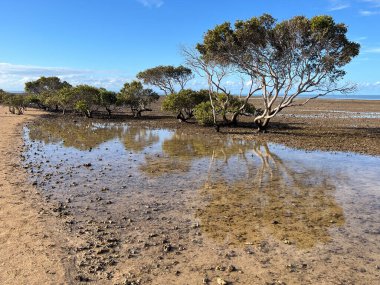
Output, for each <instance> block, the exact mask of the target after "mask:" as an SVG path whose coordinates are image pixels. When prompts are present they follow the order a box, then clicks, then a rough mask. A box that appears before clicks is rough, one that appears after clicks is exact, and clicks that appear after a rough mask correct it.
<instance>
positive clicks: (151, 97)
mask: <svg viewBox="0 0 380 285" xmlns="http://www.w3.org/2000/svg"><path fill="white" fill-rule="evenodd" d="M158 99H159V95H158V94H157V93H156V92H154V91H153V90H152V89H145V88H144V87H143V85H142V84H141V82H139V81H132V82H131V83H129V82H127V83H125V84H124V87H123V88H122V89H121V90H120V93H119V98H118V100H119V102H120V104H122V105H125V106H129V107H130V108H131V111H132V113H133V115H134V116H135V117H140V116H141V113H142V112H145V111H152V110H151V109H150V108H149V106H150V104H151V103H152V102H154V101H157V100H158Z"/></svg>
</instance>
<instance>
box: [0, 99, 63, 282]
mask: <svg viewBox="0 0 380 285" xmlns="http://www.w3.org/2000/svg"><path fill="white" fill-rule="evenodd" d="M40 114H41V112H37V111H28V112H27V115H24V116H16V115H10V114H7V109H6V108H4V107H2V106H0V132H1V133H0V158H1V159H0V244H1V247H0V284H2V285H5V284H67V282H66V281H65V280H66V276H67V274H68V270H67V267H65V266H64V264H65V262H66V258H67V257H66V256H65V255H64V252H63V250H61V246H62V244H60V241H59V240H58V238H57V237H58V236H59V232H58V231H59V226H58V227H57V225H56V224H55V223H56V222H55V220H54V219H55V218H54V217H49V216H47V215H42V214H41V211H42V209H43V208H44V205H43V201H42V199H41V197H40V196H39V195H38V194H37V192H36V189H34V187H33V186H32V185H30V183H29V182H28V178H27V174H26V172H25V171H24V169H23V168H22V165H21V163H20V152H21V151H22V145H23V141H22V135H21V132H22V128H21V126H22V124H24V123H26V122H27V121H29V120H32V119H34V118H36V117H38V116H39V115H40Z"/></svg>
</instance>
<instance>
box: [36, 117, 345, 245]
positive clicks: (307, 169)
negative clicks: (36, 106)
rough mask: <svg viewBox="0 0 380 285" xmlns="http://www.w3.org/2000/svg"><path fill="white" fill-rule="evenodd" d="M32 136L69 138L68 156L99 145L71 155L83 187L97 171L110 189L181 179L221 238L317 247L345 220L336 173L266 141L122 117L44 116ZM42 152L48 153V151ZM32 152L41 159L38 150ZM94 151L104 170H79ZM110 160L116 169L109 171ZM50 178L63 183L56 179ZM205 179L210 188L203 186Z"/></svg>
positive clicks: (173, 183)
mask: <svg viewBox="0 0 380 285" xmlns="http://www.w3.org/2000/svg"><path fill="white" fill-rule="evenodd" d="M29 137H30V139H31V140H33V141H41V142H44V143H45V144H58V145H59V144H62V148H64V149H65V155H66V153H67V155H68V156H70V152H69V150H68V149H66V148H69V147H72V148H75V149H77V150H79V151H82V150H88V149H93V151H92V153H93V156H88V157H86V155H87V154H85V153H82V154H80V155H79V154H78V152H77V151H73V152H72V155H71V157H70V159H69V160H68V161H70V163H72V164H73V166H72V167H71V168H70V167H68V168H67V169H70V171H73V170H72V169H75V175H76V176H75V177H76V179H77V180H76V185H82V184H85V183H89V181H92V179H93V178H94V177H97V178H99V180H101V181H103V182H104V183H106V182H105V181H107V184H105V185H100V184H101V183H102V182H100V181H99V180H97V181H96V182H94V183H96V184H97V185H99V186H98V187H101V186H104V187H106V188H107V189H108V188H110V189H113V188H117V189H120V188H123V189H126V187H129V188H131V189H132V188H133V187H132V185H138V187H139V188H144V187H147V188H149V189H152V190H153V191H154V189H156V188H157V189H162V188H163V185H164V187H165V189H167V190H169V191H170V190H172V191H175V190H177V189H178V188H179V187H180V186H179V185H181V187H182V188H183V189H187V191H193V194H192V195H193V196H194V197H193V201H195V203H196V205H197V208H198V209H197V211H196V213H195V216H196V218H197V219H199V220H200V225H201V228H202V231H203V233H204V234H205V236H206V237H208V238H211V239H213V240H216V241H218V242H226V241H227V242H229V243H233V244H245V243H256V242H257V243H259V242H261V241H262V240H265V239H266V238H268V237H269V236H271V237H275V238H276V239H278V240H279V241H281V242H285V243H293V244H295V245H296V246H297V247H299V248H310V247H313V246H315V245H316V244H318V243H326V242H328V241H329V240H330V239H331V237H330V229H332V228H334V227H337V226H342V225H343V224H344V223H345V220H344V215H343V210H342V208H341V207H340V206H339V205H338V203H337V202H336V200H335V198H334V193H335V190H336V188H335V187H336V186H335V183H334V182H335V181H333V179H335V180H336V179H337V177H336V176H334V178H333V177H331V175H329V174H328V172H326V173H323V172H321V171H319V170H317V169H316V168H314V167H313V165H310V164H309V163H308V162H307V160H304V161H303V162H301V163H299V164H297V165H296V167H294V165H291V164H289V163H285V162H284V161H283V159H281V158H280V156H278V155H276V153H274V152H271V150H270V147H269V146H268V145H267V144H260V143H257V142H252V141H244V140H233V139H229V138H225V137H217V136H216V137H204V136H196V135H190V134H184V133H181V132H179V131H175V132H173V131H168V130H166V131H165V130H152V129H149V128H145V127H139V126H128V125H126V124H118V123H102V124H100V123H94V122H88V121H81V122H74V121H59V123H57V121H56V120H43V121H41V122H40V123H39V124H37V125H35V126H32V127H31V128H30V133H29ZM115 140H116V141H115ZM107 141H115V142H116V143H118V144H121V145H122V146H123V147H124V150H125V153H129V154H128V155H129V156H128V161H134V162H133V164H130V163H126V158H123V155H126V154H122V153H117V154H116V149H120V148H118V146H116V145H107V148H106V149H107V152H105V150H104V149H101V148H98V149H96V148H97V147H99V146H100V145H101V144H103V143H106V142H107ZM31 149H32V148H31ZM55 151H57V150H55ZM43 152H44V154H45V155H49V154H48V149H46V150H44V151H43ZM113 152H115V153H113ZM289 154H291V151H290V150H289ZM50 155H52V156H54V154H53V153H52V154H50ZM30 157H31V158H32V160H33V159H35V158H33V154H32V153H31V154H30ZM94 157H102V158H103V159H102V161H100V162H99V161H98V162H94V161H91V162H92V167H93V169H94V170H93V171H97V170H98V169H99V171H100V172H99V173H98V174H97V173H96V172H88V171H89V170H88V169H86V168H83V169H82V168H76V166H75V165H76V161H75V160H79V159H80V160H81V161H88V160H91V159H94ZM60 163H63V162H62V161H61V162H60ZM77 164H78V163H77ZM79 164H81V162H80V163H79ZM97 164H99V165H97ZM109 165H111V166H117V169H114V170H113V171H112V172H110V174H107V172H105V169H107V167H108V166H109ZM59 166H60V167H62V165H59ZM46 167H50V168H51V169H45V171H46V172H53V171H54V168H55V166H54V165H51V166H46ZM131 167H133V171H135V173H134V175H133V177H134V178H133V179H134V180H131V179H132V178H131V179H130V180H129V181H128V182H126V181H125V180H124V181H121V180H120V179H118V178H117V177H118V176H120V177H124V176H125V173H127V172H128V171H131V170H130V168H131ZM52 169H53V170H52ZM81 172H83V173H84V174H83V173H81ZM73 173H74V172H73ZM135 174H140V175H135ZM61 175H62V174H61ZM86 175H87V176H86ZM107 175H108V176H107ZM131 176H132V175H131ZM147 176H148V177H149V178H150V180H149V182H147V180H146V179H145V177H147ZM81 179H82V180H83V181H81ZM338 179H343V178H339V177H338ZM44 183H47V182H46V181H45V180H44ZM51 183H52V185H56V181H54V180H52V181H51ZM118 183H123V185H118ZM200 184H203V185H204V186H203V187H201V189H198V188H199V185H200ZM55 187H56V186H54V189H55ZM135 187H136V186H135ZM136 188H137V187H136ZM147 191H148V190H147ZM107 195H112V192H111V193H110V194H107Z"/></svg>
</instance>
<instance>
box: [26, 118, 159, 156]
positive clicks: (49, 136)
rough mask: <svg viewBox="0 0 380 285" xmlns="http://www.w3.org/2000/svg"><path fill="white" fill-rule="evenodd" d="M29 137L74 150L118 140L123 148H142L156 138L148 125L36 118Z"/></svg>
mask: <svg viewBox="0 0 380 285" xmlns="http://www.w3.org/2000/svg"><path fill="white" fill-rule="evenodd" d="M29 137H30V139H31V140H38V141H42V142H44V143H45V144H54V143H60V142H62V144H63V146H65V147H73V148H76V149H78V150H90V149H94V148H96V147H98V146H99V145H101V144H102V143H105V142H108V141H111V140H114V139H119V140H120V141H121V142H122V143H123V144H124V147H125V148H126V150H129V151H133V152H140V151H143V150H144V149H145V148H147V147H149V146H151V145H153V144H155V143H157V142H158V141H159V136H158V134H156V133H155V132H154V131H152V130H150V129H148V128H141V127H129V126H127V125H125V124H118V123H104V122H102V123H97V122H94V121H75V120H74V121H71V120H63V119H58V120H57V119H53V120H41V121H39V122H38V123H37V124H36V125H33V126H31V128H30V132H29Z"/></svg>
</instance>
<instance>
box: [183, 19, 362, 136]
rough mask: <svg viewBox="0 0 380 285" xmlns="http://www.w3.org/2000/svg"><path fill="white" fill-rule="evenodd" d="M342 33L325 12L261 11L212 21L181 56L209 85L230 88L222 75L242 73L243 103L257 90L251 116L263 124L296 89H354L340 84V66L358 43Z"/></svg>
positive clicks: (318, 92)
mask: <svg viewBox="0 0 380 285" xmlns="http://www.w3.org/2000/svg"><path fill="white" fill-rule="evenodd" d="M346 34H347V27H346V26H345V25H344V24H341V23H335V22H334V20H333V18H332V17H330V16H316V17H313V18H311V19H308V18H306V17H303V16H297V17H294V18H292V19H290V20H286V21H282V22H277V21H276V20H275V19H274V18H273V17H272V16H270V15H267V14H264V15H262V16H260V17H253V18H252V19H250V20H247V21H237V22H236V23H235V25H234V27H232V26H231V24H230V23H228V22H226V23H223V24H221V25H217V26H216V27H215V28H214V29H211V30H209V31H207V33H206V34H205V35H204V38H203V42H202V43H199V44H198V45H197V46H196V51H195V52H194V51H189V50H185V56H186V59H187V63H188V64H189V66H191V67H192V68H195V69H196V70H198V71H201V72H202V73H203V74H205V75H206V76H207V78H208V82H209V85H210V91H213V90H214V89H215V91H216V92H222V93H225V94H230V92H229V91H228V90H227V88H226V86H225V85H223V84H222V79H223V78H225V77H226V76H228V75H230V74H235V75H236V74H240V75H241V76H243V77H244V78H245V79H246V80H247V82H248V87H249V88H248V90H247V91H246V96H245V100H244V103H247V102H248V99H249V98H250V97H251V96H252V95H254V94H256V93H257V94H258V93H260V95H261V97H262V99H263V105H264V109H263V112H260V113H258V114H257V115H256V116H255V118H254V122H255V123H256V124H257V125H258V126H259V128H261V129H264V128H266V126H267V124H268V123H269V120H270V119H271V118H273V117H274V116H275V115H276V114H278V113H279V112H280V111H281V110H282V109H284V108H286V107H289V106H294V105H296V104H294V99H295V98H296V97H297V96H298V95H300V94H310V98H309V99H314V98H317V97H320V96H324V95H326V94H329V93H332V92H335V93H337V92H343V93H345V92H349V91H352V90H353V88H354V86H352V85H347V84H346V85H339V81H340V80H341V79H342V78H343V77H344V75H345V74H346V72H345V71H344V69H343V67H344V66H345V65H346V64H348V63H349V62H350V61H351V59H352V58H353V57H355V56H357V55H358V53H359V48H360V46H359V44H358V43H355V42H351V41H349V40H348V39H347V37H346ZM306 102H307V101H306ZM306 102H304V103H306ZM212 103H213V102H212ZM241 107H242V108H243V109H244V108H245V106H244V104H243V105H242V106H241Z"/></svg>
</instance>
